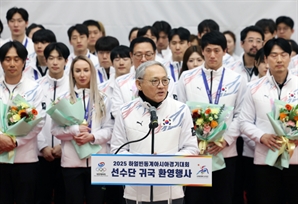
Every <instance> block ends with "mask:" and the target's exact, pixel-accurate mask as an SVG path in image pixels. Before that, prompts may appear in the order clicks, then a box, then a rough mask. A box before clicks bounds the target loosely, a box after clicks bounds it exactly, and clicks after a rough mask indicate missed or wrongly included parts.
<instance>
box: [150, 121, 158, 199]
mask: <svg viewBox="0 0 298 204" xmlns="http://www.w3.org/2000/svg"><path fill="white" fill-rule="evenodd" d="M156 127H157V123H152V122H150V124H149V128H150V130H152V131H151V154H154V129H155V128H156ZM150 202H151V203H153V186H152V185H151V186H150Z"/></svg>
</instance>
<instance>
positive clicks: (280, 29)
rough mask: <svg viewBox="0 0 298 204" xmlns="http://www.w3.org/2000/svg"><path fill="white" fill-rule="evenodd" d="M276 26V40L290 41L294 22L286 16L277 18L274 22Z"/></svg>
mask: <svg viewBox="0 0 298 204" xmlns="http://www.w3.org/2000/svg"><path fill="white" fill-rule="evenodd" d="M275 24H276V30H277V32H276V35H277V37H278V38H284V39H286V40H290V39H291V36H292V34H293V33H294V21H293V19H292V18H290V17H288V16H279V17H278V18H277V19H276V20H275Z"/></svg>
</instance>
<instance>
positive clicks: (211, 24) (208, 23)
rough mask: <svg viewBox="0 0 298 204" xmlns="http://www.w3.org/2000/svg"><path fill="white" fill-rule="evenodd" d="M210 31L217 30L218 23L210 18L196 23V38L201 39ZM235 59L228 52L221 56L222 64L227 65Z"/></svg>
mask: <svg viewBox="0 0 298 204" xmlns="http://www.w3.org/2000/svg"><path fill="white" fill-rule="evenodd" d="M211 31H219V25H218V24H217V23H216V22H215V21H214V20H212V19H205V20H203V21H202V22H201V23H199V25H198V38H199V39H201V38H202V37H203V36H204V35H205V34H206V33H209V32H211ZM234 61H235V59H234V57H232V56H231V55H229V54H228V53H226V54H225V55H224V56H223V61H222V62H223V64H224V65H228V64H229V63H232V62H234Z"/></svg>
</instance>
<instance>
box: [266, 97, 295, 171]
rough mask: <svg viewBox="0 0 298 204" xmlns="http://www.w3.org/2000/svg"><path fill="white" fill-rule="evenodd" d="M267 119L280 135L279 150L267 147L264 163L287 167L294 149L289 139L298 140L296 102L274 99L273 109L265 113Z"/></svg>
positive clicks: (280, 167)
mask: <svg viewBox="0 0 298 204" xmlns="http://www.w3.org/2000/svg"><path fill="white" fill-rule="evenodd" d="M267 116H268V118H269V121H270V123H271V125H272V127H273V129H274V131H275V133H276V135H277V136H279V137H280V139H279V140H278V141H279V142H280V144H281V147H280V149H279V151H275V152H273V151H272V150H271V149H269V151H268V154H267V156H266V160H265V162H266V164H268V165H270V166H275V167H277V168H279V169H283V168H289V163H290V158H291V156H292V154H293V152H294V150H295V144H294V143H293V142H291V140H298V104H297V105H291V104H288V103H286V102H284V101H279V100H275V101H274V110H273V111H272V112H270V113H267Z"/></svg>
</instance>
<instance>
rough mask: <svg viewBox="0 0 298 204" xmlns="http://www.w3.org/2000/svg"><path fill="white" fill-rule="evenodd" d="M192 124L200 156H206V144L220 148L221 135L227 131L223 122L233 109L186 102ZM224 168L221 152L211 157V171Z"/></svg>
mask: <svg viewBox="0 0 298 204" xmlns="http://www.w3.org/2000/svg"><path fill="white" fill-rule="evenodd" d="M187 105H188V106H189V108H190V110H191V112H192V118H193V123H194V130H195V132H196V136H197V138H198V141H199V149H200V154H202V155H204V154H205V155H206V154H208V153H207V152H206V150H207V146H208V143H211V142H212V143H214V144H215V145H217V146H219V147H221V146H222V141H223V134H224V132H225V130H226V129H227V125H226V123H225V121H226V120H227V119H228V117H229V115H230V113H231V111H232V110H233V107H226V106H225V105H222V106H221V105H216V104H206V103H198V102H187ZM223 168H225V163H224V158H223V155H222V154H221V152H220V153H219V154H217V155H213V157H212V169H213V171H216V170H220V169H223Z"/></svg>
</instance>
